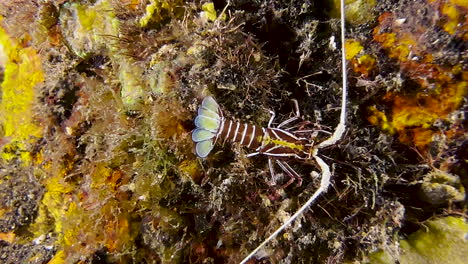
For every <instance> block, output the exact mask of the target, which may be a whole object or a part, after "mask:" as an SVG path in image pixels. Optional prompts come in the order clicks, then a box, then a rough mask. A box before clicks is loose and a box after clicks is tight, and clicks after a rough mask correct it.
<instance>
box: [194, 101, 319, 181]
mask: <svg viewBox="0 0 468 264" xmlns="http://www.w3.org/2000/svg"><path fill="white" fill-rule="evenodd" d="M293 102H294V106H295V112H294V116H293V117H291V118H289V119H288V120H286V121H284V122H282V123H280V124H279V125H278V126H277V127H272V123H273V120H274V118H275V114H274V112H272V111H270V113H271V118H270V121H269V122H268V125H267V127H266V128H264V127H257V126H255V125H252V124H246V123H240V122H236V121H232V120H227V119H225V118H224V116H223V113H222V111H221V108H220V107H219V105H218V104H217V103H216V101H215V100H214V99H213V97H211V96H207V97H205V98H204V99H203V102H202V103H201V105H200V107H199V109H198V115H197V117H196V118H195V126H196V127H197V128H196V129H195V130H194V131H193V132H192V140H193V141H194V142H196V147H195V149H196V153H197V155H198V156H199V157H201V158H205V157H207V156H208V154H209V153H210V152H211V150H212V149H213V147H214V145H215V143H216V142H217V141H218V139H220V140H223V142H225V141H231V142H233V143H239V144H240V145H241V146H245V147H247V148H248V149H251V150H254V152H253V153H250V154H248V155H247V157H252V156H255V155H265V156H267V157H268V165H269V169H270V174H271V176H272V177H273V179H274V178H275V171H274V163H276V164H277V165H278V166H279V167H280V168H281V169H282V170H283V171H284V172H285V173H286V174H287V175H288V176H289V177H290V180H289V181H288V182H287V183H286V184H285V185H284V186H283V187H287V186H288V185H290V184H291V183H292V182H293V181H294V180H295V179H297V180H298V185H301V183H302V178H301V177H300V176H299V174H298V173H297V172H296V171H294V169H293V168H291V166H290V165H289V164H288V163H287V162H286V160H287V159H297V160H301V161H310V160H312V153H313V147H314V141H313V140H312V139H313V138H314V137H315V136H314V135H316V133H317V131H321V130H312V129H307V128H306V127H307V126H309V125H310V124H312V123H311V122H309V121H303V120H302V119H301V117H300V113H299V107H298V104H297V101H295V100H293ZM305 135H309V137H308V138H307V137H304V136H305ZM273 183H274V182H273Z"/></svg>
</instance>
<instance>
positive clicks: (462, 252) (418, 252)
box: [400, 217, 468, 264]
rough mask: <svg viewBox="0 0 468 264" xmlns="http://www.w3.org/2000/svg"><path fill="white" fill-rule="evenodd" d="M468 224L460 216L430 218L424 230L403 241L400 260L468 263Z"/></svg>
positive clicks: (406, 261)
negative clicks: (467, 257)
mask: <svg viewBox="0 0 468 264" xmlns="http://www.w3.org/2000/svg"><path fill="white" fill-rule="evenodd" d="M467 235H468V224H467V223H466V219H464V218H461V217H445V218H440V219H437V220H432V221H428V222H427V223H425V224H424V226H423V227H422V228H421V230H419V231H417V232H415V233H414V234H411V235H410V236H409V237H408V238H407V239H405V240H402V241H401V242H400V247H401V250H402V252H401V256H400V263H403V264H406V263H408V264H409V263H415V264H419V263H421V264H422V263H434V264H435V263H453V264H458V263H460V264H461V263H465V262H466V256H467V254H468V245H467V243H466V237H467Z"/></svg>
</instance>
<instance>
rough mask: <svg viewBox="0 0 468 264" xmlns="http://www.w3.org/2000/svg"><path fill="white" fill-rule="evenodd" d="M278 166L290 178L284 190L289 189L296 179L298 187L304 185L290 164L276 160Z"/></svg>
mask: <svg viewBox="0 0 468 264" xmlns="http://www.w3.org/2000/svg"><path fill="white" fill-rule="evenodd" d="M276 164H278V165H279V166H280V168H281V169H282V170H283V171H284V172H286V174H288V176H289V177H290V179H289V181H288V182H287V183H286V184H284V185H283V188H286V187H288V186H289V185H290V184H291V183H293V182H294V180H295V179H297V186H301V185H302V177H301V176H300V175H299V174H298V173H297V172H296V171H295V170H294V169H293V168H291V166H289V164H288V163H286V162H285V161H280V160H276Z"/></svg>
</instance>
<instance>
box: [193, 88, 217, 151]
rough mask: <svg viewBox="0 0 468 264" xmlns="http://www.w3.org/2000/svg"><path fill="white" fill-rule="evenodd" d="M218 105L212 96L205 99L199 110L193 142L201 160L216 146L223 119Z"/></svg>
mask: <svg viewBox="0 0 468 264" xmlns="http://www.w3.org/2000/svg"><path fill="white" fill-rule="evenodd" d="M220 111H221V110H220V109H219V105H218V103H216V101H215V100H214V99H213V97H211V96H207V97H205V99H203V102H202V104H201V105H200V107H199V108H198V115H197V117H196V118H195V126H196V127H197V128H196V129H195V130H193V132H192V140H193V141H194V142H196V143H197V145H196V147H195V150H196V152H197V155H198V156H199V157H200V158H205V157H206V156H208V154H209V153H210V152H211V150H212V149H213V146H214V141H215V139H216V135H217V133H218V131H219V127H220V125H221V121H222V118H221V117H220Z"/></svg>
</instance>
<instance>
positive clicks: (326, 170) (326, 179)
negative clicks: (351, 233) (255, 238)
mask: <svg viewBox="0 0 468 264" xmlns="http://www.w3.org/2000/svg"><path fill="white" fill-rule="evenodd" d="M340 5H341V6H340V13H341V61H342V63H341V71H342V79H343V80H342V82H343V91H342V97H341V113H340V122H339V123H338V125H337V126H336V128H335V132H333V135H332V136H331V137H330V138H328V139H327V140H325V141H323V142H321V143H320V144H318V145H317V147H316V148H315V149H314V151H313V153H312V156H313V157H314V158H315V160H316V161H317V164H318V165H319V167H320V169H321V170H322V179H321V181H320V187H319V188H318V189H317V190H316V191H315V193H314V194H313V195H312V197H310V198H309V200H307V202H306V203H305V204H304V205H303V206H301V208H300V209H299V210H297V212H296V213H295V214H294V215H292V216H291V217H290V218H289V219H288V220H287V221H286V222H284V224H282V225H281V226H280V227H279V228H278V229H276V231H275V232H273V234H271V235H270V236H269V237H268V238H267V239H265V240H264V241H263V242H262V243H261V244H260V245H259V246H258V247H257V248H256V249H254V250H253V251H252V252H250V254H249V255H248V256H247V257H245V258H244V259H243V260H242V261H241V262H240V263H241V264H245V263H247V261H248V260H249V259H250V258H252V257H253V256H254V255H255V254H257V252H258V251H259V250H260V249H262V248H263V247H264V246H265V245H266V244H267V243H268V242H270V241H271V240H272V239H274V238H275V237H276V236H277V235H278V234H279V233H281V232H282V231H283V230H284V229H285V228H286V227H288V226H289V225H290V224H291V223H292V222H294V220H296V219H297V218H298V217H299V216H300V215H302V213H304V211H305V210H306V209H307V208H309V206H310V205H312V203H313V202H314V201H315V200H316V199H317V197H319V196H320V195H321V194H322V193H324V192H326V191H327V189H328V186H330V178H331V172H330V167H329V166H328V165H327V164H326V163H325V162H324V161H323V160H322V159H321V158H320V157H319V156H318V150H319V149H321V148H324V147H327V146H330V145H333V144H335V143H336V142H337V141H338V140H340V139H341V137H342V136H343V134H344V131H345V129H346V101H347V99H346V97H347V93H348V82H347V79H346V56H345V10H344V0H340Z"/></svg>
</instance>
